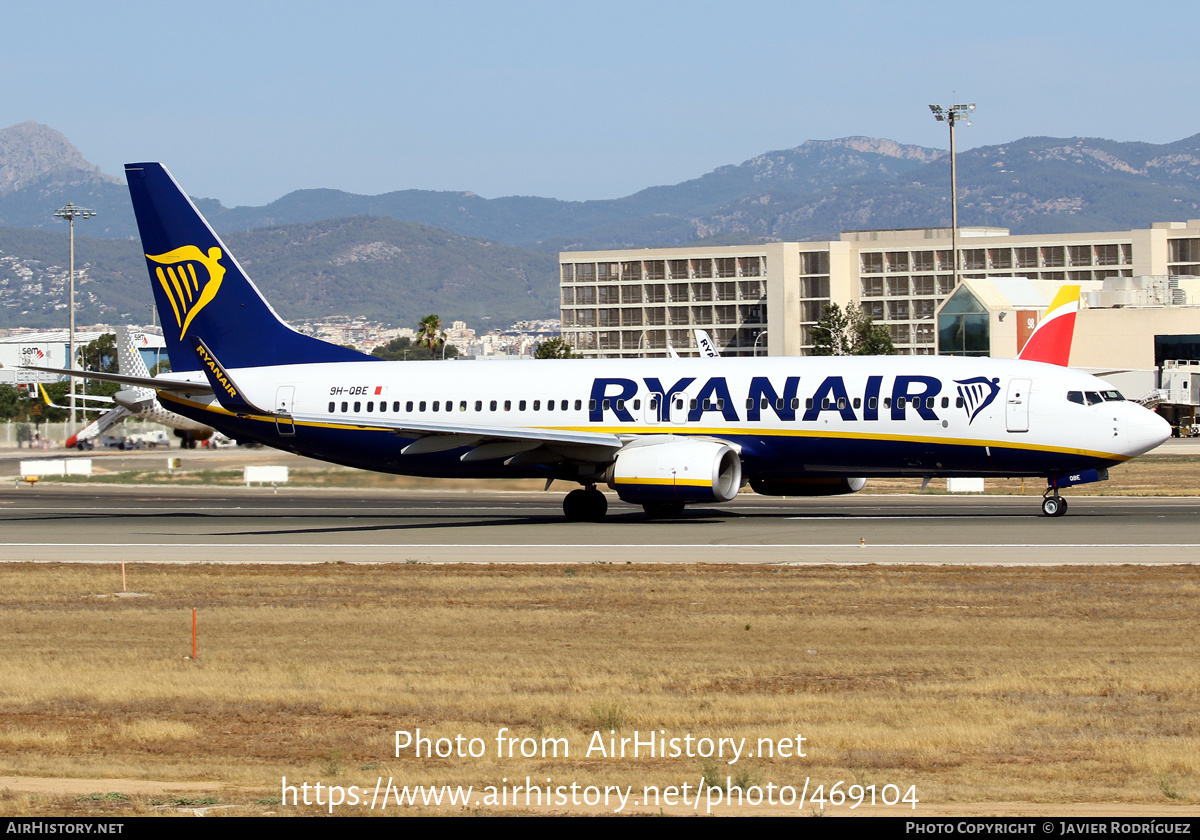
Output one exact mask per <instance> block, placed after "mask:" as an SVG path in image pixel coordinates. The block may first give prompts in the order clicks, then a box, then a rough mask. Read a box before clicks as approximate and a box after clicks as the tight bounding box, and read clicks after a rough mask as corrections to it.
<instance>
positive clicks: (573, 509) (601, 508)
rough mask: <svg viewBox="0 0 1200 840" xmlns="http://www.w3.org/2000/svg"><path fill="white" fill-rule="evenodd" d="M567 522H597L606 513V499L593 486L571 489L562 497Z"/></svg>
mask: <svg viewBox="0 0 1200 840" xmlns="http://www.w3.org/2000/svg"><path fill="white" fill-rule="evenodd" d="M563 513H564V514H566V516H567V521H568V522H599V521H600V520H601V519H603V518H604V514H606V513H608V499H606V498H605V497H604V494H603V493H601V492H600V491H599V490H597V489H596V488H595V486H592V487H587V488H585V489H580V490H572V491H571V492H570V493H568V494H567V495H566V498H564V499H563Z"/></svg>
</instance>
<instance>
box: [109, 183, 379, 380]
mask: <svg viewBox="0 0 1200 840" xmlns="http://www.w3.org/2000/svg"><path fill="white" fill-rule="evenodd" d="M125 177H126V179H127V180H128V181H129V194H130V197H131V198H132V199H133V210H134V214H135V215H136V216H137V223H138V230H139V231H140V233H141V236H142V247H143V248H144V249H145V254H146V265H147V267H148V268H149V270H150V279H151V286H153V288H154V300H155V303H157V304H158V311H159V313H160V315H161V316H162V321H163V335H164V337H165V339H166V342H167V353H168V354H169V355H170V357H171V368H172V370H174V371H176V372H181V371H192V370H204V369H205V368H206V367H207V365H205V364H204V363H203V362H202V361H201V358H200V356H199V355H198V352H197V348H198V347H199V346H200V345H199V343H197V339H202V340H203V343H204V345H205V346H207V347H208V348H209V349H210V351H211V353H212V354H213V355H215V356H217V357H219V358H220V359H221V362H222V363H223V364H224V365H226V366H228V367H230V368H243V367H258V366H266V365H285V364H304V363H311V362H350V361H355V362H362V361H374V360H375V359H374V357H372V356H367V355H364V354H362V353H359V352H357V351H355V350H350V349H347V348H345V347H339V346H338V345H336V344H329V343H327V342H324V341H321V340H320V339H316V338H313V337H312V336H307V335H304V334H302V333H299V332H297V331H296V330H294V329H292V328H291V327H289V326H288V325H287V324H285V323H284V322H283V321H281V320H280V319H279V316H277V315H276V314H275V310H273V309H272V308H271V306H270V304H268V303H267V302H266V300H264V299H263V296H262V295H261V294H260V293H259V291H258V289H257V287H255V285H254V284H253V283H252V282H251V281H250V278H249V277H247V276H246V273H245V272H244V271H243V270H242V267H241V266H240V265H238V261H237V260H236V259H234V257H233V255H232V254H230V253H229V249H228V248H227V247H226V246H225V243H224V242H222V241H221V238H220V237H219V236H217V234H216V232H215V231H214V230H213V229H212V228H211V227H209V225H208V222H206V221H205V220H204V217H203V216H201V215H200V212H199V211H198V210H197V209H196V206H195V205H194V204H192V200H191V199H190V198H188V196H187V194H186V193H184V191H183V190H182V189H180V188H179V185H178V184H177V183H176V182H175V179H174V178H172V177H171V173H170V172H168V171H167V170H166V167H164V166H163V165H162V164H161V163H130V164H126V165H125Z"/></svg>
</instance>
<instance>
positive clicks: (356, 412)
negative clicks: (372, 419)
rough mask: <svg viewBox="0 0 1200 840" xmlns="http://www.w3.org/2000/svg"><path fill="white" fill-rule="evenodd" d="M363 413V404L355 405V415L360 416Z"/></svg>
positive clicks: (357, 403)
mask: <svg viewBox="0 0 1200 840" xmlns="http://www.w3.org/2000/svg"><path fill="white" fill-rule="evenodd" d="M361 411H362V403H360V402H356V403H354V413H355V414H358V413H360V412H361Z"/></svg>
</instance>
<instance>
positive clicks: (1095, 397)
mask: <svg viewBox="0 0 1200 840" xmlns="http://www.w3.org/2000/svg"><path fill="white" fill-rule="evenodd" d="M1083 395H1084V396H1085V397H1087V402H1088V405H1099V404H1100V403H1102V402H1103V400H1102V399H1100V394H1099V393H1098V392H1096V391H1084V392H1083Z"/></svg>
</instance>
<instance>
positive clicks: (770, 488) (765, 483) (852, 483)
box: [750, 476, 867, 496]
mask: <svg viewBox="0 0 1200 840" xmlns="http://www.w3.org/2000/svg"><path fill="white" fill-rule="evenodd" d="M866 483H867V480H866V479H865V478H838V477H836V476H831V477H829V478H824V477H821V478H756V479H754V480H753V481H751V482H750V488H751V489H752V490H754V492H755V493H758V494H759V495H760V496H841V495H843V494H845V493H857V492H858V491H859V490H861V489H863V487H864V486H865V485H866Z"/></svg>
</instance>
